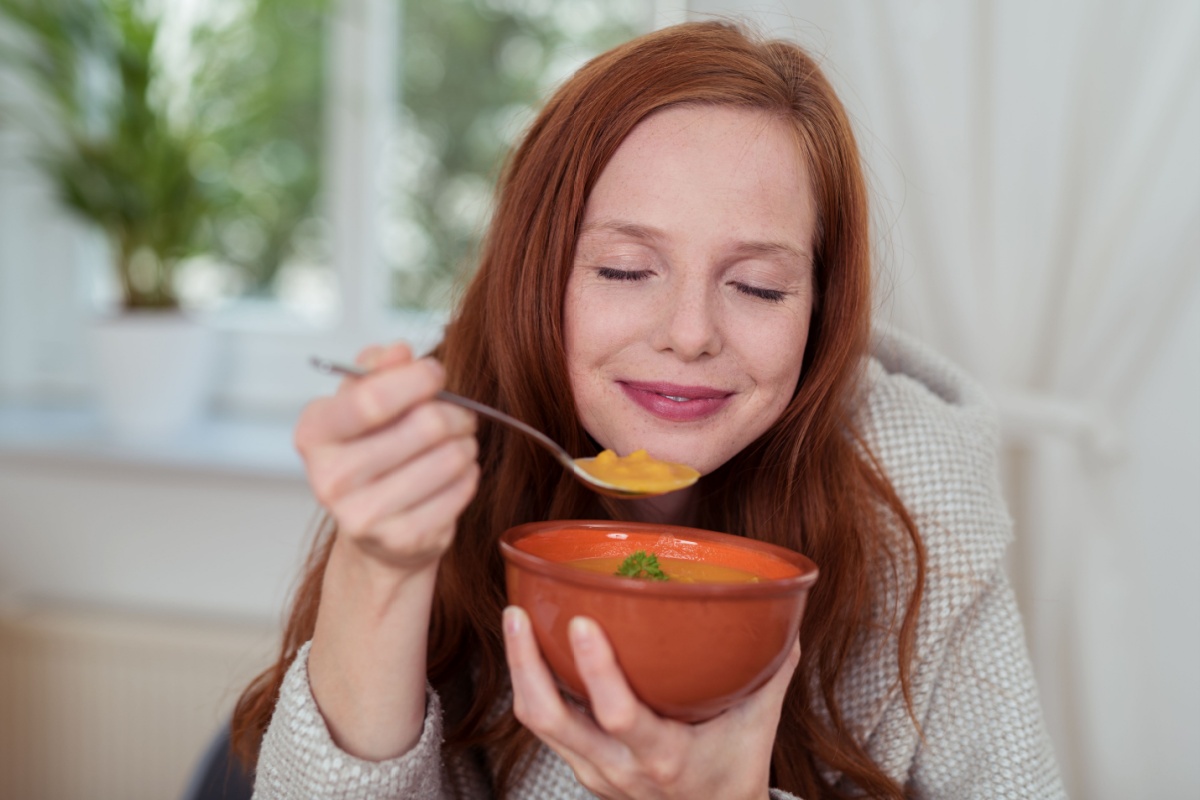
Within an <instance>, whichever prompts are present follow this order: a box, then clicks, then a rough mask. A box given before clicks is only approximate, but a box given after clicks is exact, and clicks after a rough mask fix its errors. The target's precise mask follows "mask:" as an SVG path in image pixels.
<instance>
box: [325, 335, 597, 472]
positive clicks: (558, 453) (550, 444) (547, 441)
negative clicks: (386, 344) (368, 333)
mask: <svg viewBox="0 0 1200 800" xmlns="http://www.w3.org/2000/svg"><path fill="white" fill-rule="evenodd" d="M309 363H310V364H312V365H313V366H314V367H316V368H317V370H318V371H320V372H324V373H325V374H327V375H334V374H337V375H346V376H348V377H351V378H363V377H366V376H367V375H368V374H370V373H369V371H368V370H365V369H363V368H362V367H359V366H354V365H350V364H342V363H340V362H337V361H332V360H330V359H327V358H317V357H316V356H312V357H311V358H309ZM435 396H436V397H437V399H438V400H444V401H445V402H447V403H453V404H454V405H456V406H462V407H463V408H466V409H469V410H470V411H474V412H475V413H476V414H482V415H483V416H485V417H490V418H491V419H494V420H496V421H497V422H499V423H501V424H504V425H508V426H509V427H510V428H516V429H517V430H519V431H521V432H522V433H525V434H528V435H529V436H532V437H533V439H534V440H535V441H536V442H537V443H538V444H540V445H541V446H542V447H544V448H546V449H547V450H549V451H550V452H551V453H552V454H553V455H554V457H555V458H557V459H558V460H559V461H560V462H562V463H563V465H565V466H566V467H568V468H570V469H574V467H575V460H574V459H573V458H571V454H570V453H568V452H567V451H566V450H564V449H562V447H561V446H559V444H558V442H556V441H554V440H553V439H551V438H550V437H549V436H547V435H546V434H544V433H542V432H541V431H539V430H538V429H537V428H534V427H531V426H529V425H526V424H525V423H524V422H521V420H519V419H517V418H516V417H510V416H509V415H508V414H505V413H504V412H503V411H497V410H496V409H494V408H492V407H491V406H486V405H484V404H483V403H478V402H476V401H474V400H472V399H471V398H469V397H463V396H462V395H460V394H455V393H454V392H447V391H446V390H445V389H442V390H441V391H439V392H438V393H437V395H435Z"/></svg>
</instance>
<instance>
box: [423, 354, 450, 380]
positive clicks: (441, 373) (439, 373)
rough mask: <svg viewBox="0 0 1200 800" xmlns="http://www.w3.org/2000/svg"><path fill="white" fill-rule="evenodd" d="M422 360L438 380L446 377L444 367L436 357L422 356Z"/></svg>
mask: <svg viewBox="0 0 1200 800" xmlns="http://www.w3.org/2000/svg"><path fill="white" fill-rule="evenodd" d="M422 361H424V362H425V363H426V364H427V365H428V366H429V368H430V370H432V371H433V375H434V377H435V378H437V379H438V380H439V381H443V380H445V379H446V368H445V367H443V366H442V365H441V362H439V361H438V360H437V359H436V358H424V359H422Z"/></svg>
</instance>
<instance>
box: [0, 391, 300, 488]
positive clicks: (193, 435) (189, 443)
mask: <svg viewBox="0 0 1200 800" xmlns="http://www.w3.org/2000/svg"><path fill="white" fill-rule="evenodd" d="M292 423H293V420H290V419H283V418H279V419H271V418H254V419H243V418H230V417H219V416H218V417H211V418H208V419H205V420H203V421H202V422H200V423H199V424H197V425H196V426H195V427H194V428H193V429H192V430H189V431H187V432H186V433H184V434H182V435H180V436H178V437H176V438H175V439H172V440H170V441H162V442H150V443H140V442H127V441H121V440H119V439H117V438H116V437H114V436H113V435H112V434H111V433H110V432H108V431H107V430H106V429H105V427H104V424H103V421H102V420H101V417H100V415H99V413H98V412H97V411H96V410H95V409H92V408H46V407H37V406H15V405H7V406H6V405H0V459H4V460H8V459H12V458H21V459H24V458H30V459H36V460H39V461H57V460H65V461H72V462H76V463H82V464H99V465H127V466H138V467H150V468H168V469H176V470H182V471H199V472H208V473H219V474H224V475H230V476H246V477H262V478H284V479H301V478H302V477H303V475H304V471H303V466H302V464H301V462H300V458H299V456H297V454H296V452H295V450H294V449H293V447H292Z"/></svg>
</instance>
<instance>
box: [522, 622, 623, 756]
mask: <svg viewBox="0 0 1200 800" xmlns="http://www.w3.org/2000/svg"><path fill="white" fill-rule="evenodd" d="M504 645H505V654H506V657H507V659H508V671H509V675H510V676H511V678H512V688H513V714H514V715H515V716H516V717H517V719H518V720H519V721H520V722H521V724H523V725H524V726H525V727H526V728H529V730H531V731H533V732H534V734H536V735H537V737H538V738H539V739H541V740H542V741H544V742H545V743H546V744H547V745H549V746H550V747H551V748H553V749H554V750H555V751H556V752H558V753H559V754H560V755H562V756H563V758H564V759H567V757H568V754H569V755H570V756H571V759H574V760H577V761H579V762H581V763H582V762H588V763H591V762H593V761H595V760H596V759H597V758H602V757H603V756H604V755H605V754H606V753H609V752H610V751H611V750H612V744H613V742H612V740H611V739H609V738H608V737H607V736H606V735H605V734H604V733H603V732H602V731H601V730H600V729H599V728H597V727H596V725H595V723H593V722H592V721H591V720H590V719H588V718H587V717H586V716H584V715H583V714H582V713H580V712H579V711H576V710H575V709H573V708H571V707H569V706H568V705H567V704H566V703H565V702H564V701H563V699H562V696H561V695H560V694H559V693H558V686H557V685H556V684H555V682H554V676H553V675H552V674H551V673H550V669H549V667H547V666H546V662H545V660H543V659H542V654H541V651H539V650H538V646H537V639H536V638H534V635H533V630H532V628H531V626H530V624H529V616H528V615H527V614H526V613H525V611H524V609H522V608H520V607H519V606H509V607H508V608H506V609H504ZM583 753H587V754H588V756H589V757H588V758H584V757H583V755H582V754H583ZM568 763H570V759H568ZM572 768H573V769H574V768H576V767H575V766H574V765H572Z"/></svg>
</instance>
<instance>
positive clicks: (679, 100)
mask: <svg viewBox="0 0 1200 800" xmlns="http://www.w3.org/2000/svg"><path fill="white" fill-rule="evenodd" d="M679 104H720V105H732V106H738V107H744V108H753V109H758V110H761V111H763V112H765V113H768V114H772V115H776V116H778V117H779V118H781V119H783V120H785V121H788V122H790V123H791V124H792V125H793V126H794V128H795V130H796V133H797V136H798V146H799V147H800V148H801V150H802V152H803V154H804V156H805V157H806V158H807V163H808V167H809V174H810V175H811V181H812V186H811V187H809V188H810V189H811V191H812V192H813V193H814V196H815V199H816V205H817V208H818V231H817V234H816V241H815V242H814V248H815V255H816V259H815V261H816V264H815V267H816V268H815V273H814V290H815V292H814V297H815V303H814V310H813V315H812V321H811V325H810V330H809V337H808V343H807V349H806V352H805V355H804V366H803V370H802V373H801V379H800V381H799V385H798V386H797V387H796V392H795V395H794V397H793V399H792V401H791V403H790V405H789V406H788V407H787V409H786V410H785V412H784V413H783V415H782V416H781V417H780V418H779V420H778V421H777V422H776V423H775V424H774V425H773V426H772V427H771V428H770V430H768V431H767V432H766V433H764V434H763V435H762V436H761V437H760V438H759V439H758V440H757V441H755V442H753V443H752V444H751V445H750V446H748V447H747V448H746V449H745V450H743V451H742V452H741V453H739V454H738V455H737V456H736V457H734V458H733V459H731V460H730V461H729V462H728V463H726V464H725V465H723V466H722V467H721V468H720V469H718V470H716V471H715V472H714V473H712V474H710V475H706V476H705V477H704V478H703V479H702V481H701V486H700V491H699V492H698V495H699V497H700V500H699V503H700V508H699V516H698V525H699V526H701V527H705V528H709V529H712V530H718V531H726V532H730V533H735V534H739V535H743V536H748V537H752V538H755V539H762V540H765V541H769V542H774V543H776V544H781V545H783V546H785V547H790V548H793V549H795V550H799V551H801V552H804V553H805V554H807V555H808V556H809V557H811V558H812V559H813V560H814V561H816V562H817V564H819V565H820V568H821V577H820V580H819V581H818V582H817V584H816V587H815V588H814V590H813V592H812V595H811V596H810V599H809V605H808V610H807V612H806V614H805V618H804V624H803V627H802V630H801V643H802V647H803V655H802V658H801V662H800V666H799V668H798V670H797V673H796V677H795V678H794V679H793V681H792V683H791V686H790V688H789V690H788V693H787V697H786V699H785V702H784V709H783V715H782V721H781V722H780V725H779V730H778V733H777V736H776V740H775V746H774V752H773V755H772V781H773V785H775V786H779V787H781V788H784V789H787V790H789V791H791V792H793V793H794V794H797V795H799V796H803V797H809V798H814V799H815V798H826V797H842V796H845V792H844V791H843V790H842V789H841V788H839V787H841V786H843V785H844V784H842V783H840V782H839V784H838V785H836V786H835V785H833V784H831V783H830V782H829V781H828V780H827V778H826V777H825V775H826V774H827V773H829V772H830V771H832V772H836V773H840V774H842V775H843V776H844V778H845V779H846V780H848V781H849V783H850V784H852V786H853V787H854V790H855V791H859V792H866V793H867V794H868V795H870V796H873V797H903V796H904V792H903V788H902V787H901V786H899V785H898V784H897V783H896V782H895V781H894V780H892V779H891V778H889V777H888V776H887V775H886V774H885V773H884V772H883V770H882V769H880V768H879V766H878V765H876V764H875V763H873V762H872V761H871V759H870V757H869V756H868V754H867V753H866V751H865V749H864V747H863V744H862V742H859V741H857V740H856V738H855V736H854V735H853V731H852V727H851V724H850V722H849V721H848V720H846V719H845V718H844V717H843V715H842V712H841V707H840V703H839V701H838V688H839V681H840V679H841V678H842V676H843V674H844V672H845V668H846V666H847V664H848V662H849V660H850V659H851V657H852V655H853V654H854V648H855V645H856V643H857V642H858V641H859V638H860V636H861V635H862V634H863V632H864V631H865V630H866V629H867V628H868V626H870V625H872V624H878V623H877V622H872V620H873V619H875V620H877V619H878V617H877V616H873V615H874V612H876V611H877V610H878V607H879V606H880V604H883V603H885V602H886V598H885V596H884V592H885V588H884V586H882V585H881V582H880V581H879V580H878V576H879V572H878V570H877V566H878V564H879V563H880V561H881V560H882V561H883V563H885V564H886V565H888V566H889V567H890V569H891V570H892V571H894V572H896V573H897V574H901V575H902V576H903V578H902V583H903V586H905V587H907V589H906V592H907V594H906V596H904V597H903V598H902V602H901V604H900V606H899V607H898V608H895V609H893V612H894V615H893V617H892V619H893V623H892V627H893V630H894V633H895V635H896V636H897V637H898V640H899V644H900V647H899V651H898V652H899V664H898V667H899V675H900V680H901V686H902V689H903V690H904V694H905V697H907V696H908V676H909V667H910V664H911V661H912V657H913V639H914V633H915V628H916V614H917V608H918V606H919V602H920V595H921V588H922V586H923V580H924V552H923V548H922V545H921V539H920V536H919V534H918V532H917V529H916V527H915V525H914V524H913V522H912V520H911V518H910V516H909V515H908V513H907V512H906V510H905V508H904V506H903V504H902V503H901V501H900V500H899V498H898V497H897V495H896V493H895V491H894V490H893V488H892V486H891V484H890V482H889V480H888V478H887V476H886V475H884V474H883V472H882V470H881V469H880V468H879V466H878V464H877V463H876V461H875V459H874V457H873V456H872V454H871V452H870V450H869V448H867V446H866V443H865V442H864V441H863V440H862V437H861V436H860V435H859V434H858V432H857V430H856V428H855V424H854V406H855V401H856V396H857V387H858V380H859V376H860V374H861V370H862V365H863V362H864V357H865V355H866V353H867V350H868V341H869V334H870V309H871V295H870V276H871V259H870V246H869V226H868V209H867V195H866V188H865V183H864V180H863V175H862V170H861V166H860V161H859V155H858V151H857V146H856V144H855V141H854V136H853V133H852V131H851V127H850V123H849V120H848V118H847V116H846V113H845V110H844V109H843V107H842V105H841V103H840V101H839V100H838V99H837V97H836V95H835V93H834V91H833V89H832V87H831V86H830V84H829V83H828V82H827V80H826V79H825V77H824V76H823V75H822V73H821V71H820V69H819V68H818V66H817V64H816V63H815V62H814V61H813V60H812V59H811V58H810V57H809V56H808V55H807V54H806V53H805V52H804V51H803V50H802V49H801V48H799V47H798V46H796V45H794V44H792V43H789V42H783V41H759V40H757V39H754V38H752V37H751V36H749V35H748V34H746V33H745V32H744V31H742V30H740V29H739V28H737V27H735V26H733V25H729V24H726V23H717V22H707V23H689V24H684V25H679V26H675V27H673V28H667V29H664V30H660V31H656V32H654V33H651V34H648V35H646V36H643V37H640V38H638V39H635V40H633V41H630V42H628V43H626V44H625V45H622V46H620V47H618V48H615V49H614V50H611V51H609V52H608V53H605V54H603V55H601V56H599V57H597V58H596V59H594V60H593V61H591V62H590V63H588V64H587V65H585V66H584V67H583V68H581V69H580V70H579V71H578V72H577V73H576V74H575V75H574V77H572V78H571V79H570V80H568V81H567V82H566V83H565V84H564V85H563V86H562V87H561V88H560V89H559V90H558V91H557V92H556V93H555V94H554V96H553V97H552V98H551V99H550V101H549V103H548V104H547V105H546V106H545V108H544V109H543V110H542V112H541V114H540V115H539V116H538V117H537V119H536V120H535V121H534V123H533V125H532V127H531V128H530V130H529V131H528V133H527V135H526V136H525V138H524V140H523V141H522V143H521V144H520V146H519V147H518V149H517V150H516V151H515V152H514V153H513V155H512V157H511V159H510V161H509V162H508V164H507V166H506V169H505V171H504V173H503V175H502V177H501V181H500V185H499V187H498V195H497V207H496V210H495V215H494V217H493V220H492V224H491V227H490V230H489V234H488V237H487V239H486V241H485V243H484V247H483V251H482V256H481V261H480V265H479V270H478V272H477V273H476V275H475V277H474V279H473V280H472V281H471V283H470V285H469V286H468V287H467V289H466V293H465V295H464V297H463V300H462V302H461V305H460V308H459V310H458V312H457V314H456V315H455V317H454V319H453V320H452V322H451V323H450V325H449V326H448V327H447V330H446V335H445V339H444V340H443V342H442V344H441V346H440V347H439V349H438V355H439V357H440V358H441V360H442V362H443V364H444V365H445V367H446V372H447V376H448V377H447V381H448V384H449V388H450V389H452V390H454V391H457V392H461V393H463V394H466V395H469V396H471V397H474V398H476V399H478V400H480V401H482V402H485V403H488V404H490V405H493V406H496V407H497V408H500V409H503V410H504V411H506V412H508V413H509V414H512V415H514V416H516V417H518V418H520V419H523V420H525V421H526V422H528V423H529V424H531V425H533V426H535V427H537V428H539V429H541V430H543V431H545V432H546V433H547V434H549V435H550V436H551V437H552V438H554V439H555V440H557V441H559V442H561V443H562V444H563V445H565V446H566V448H567V449H568V450H569V451H570V452H572V453H577V454H580V455H587V454H594V453H595V452H596V449H597V448H596V444H595V443H594V442H593V441H591V440H590V438H589V437H588V435H587V433H586V432H585V431H584V429H583V428H582V426H581V425H580V423H579V420H578V417H577V415H576V412H575V408H574V405H573V403H572V400H571V398H572V393H571V385H570V382H569V379H568V373H567V365H566V361H565V354H564V353H565V351H564V346H563V330H562V320H563V297H564V290H565V286H566V281H567V276H568V274H569V271H570V269H571V265H572V259H573V256H574V250H575V244H576V240H577V238H578V235H579V230H580V226H581V224H582V220H583V212H584V204H585V202H586V200H587V197H588V194H589V192H590V191H591V189H592V187H593V186H594V185H595V183H596V180H597V179H598V177H599V176H600V173H601V172H602V171H603V169H604V167H605V165H606V164H607V163H608V161H609V159H610V158H611V157H612V155H613V153H614V152H615V151H616V149H617V147H618V146H619V145H620V144H621V142H622V141H623V140H624V139H625V137H626V136H627V135H628V134H629V132H630V131H631V130H632V129H633V127H634V126H635V125H637V124H638V122H640V121H641V120H643V119H645V118H646V117H647V116H648V115H650V114H652V113H654V112H655V111H656V110H658V109H662V108H664V107H667V106H672V105H679ZM478 435H479V443H480V456H479V457H480V463H481V466H482V470H483V471H482V477H481V479H480V482H479V491H478V494H477V495H476V497H475V499H474V500H473V501H472V502H471V504H470V505H469V506H468V507H467V509H466V510H465V512H464V513H463V515H462V518H461V519H460V521H459V524H458V533H457V535H456V537H455V539H454V543H453V545H452V546H451V549H450V550H449V551H448V552H447V553H446V555H445V556H444V558H443V559H442V563H441V566H440V571H439V577H438V583H437V589H436V596H435V601H434V608H433V617H432V623H431V629H430V633H429V662H428V676H429V679H430V681H431V682H432V683H433V685H434V686H435V687H437V688H438V689H439V691H440V693H441V695H442V697H443V701H444V703H445V704H446V707H447V711H446V716H447V719H446V742H445V746H446V748H447V749H448V751H449V752H450V753H453V752H458V753H463V752H465V751H466V750H468V749H469V748H472V747H476V746H486V747H487V748H488V750H489V752H490V753H491V754H492V757H493V768H494V769H495V770H496V772H497V778H496V790H497V794H498V795H500V796H503V795H504V794H505V793H506V792H507V791H508V789H509V788H511V786H512V785H513V783H514V782H515V781H516V780H517V779H518V777H519V774H520V768H521V766H522V765H523V764H524V763H526V762H525V759H526V757H527V756H528V755H529V754H531V752H532V749H533V748H534V747H535V746H536V744H537V742H536V740H535V739H534V737H533V735H532V734H531V733H530V732H529V731H528V730H526V729H524V728H523V727H522V726H521V725H520V724H519V723H518V722H517V721H516V720H515V718H514V717H513V715H512V713H511V710H509V711H507V712H506V713H504V714H503V715H501V716H500V717H499V718H498V719H497V718H494V716H493V714H492V712H493V711H494V709H493V707H492V706H493V704H494V703H495V701H496V698H497V697H499V696H501V695H502V694H503V693H504V692H506V691H507V688H508V675H507V667H506V662H505V658H504V649H503V642H502V638H501V630H500V618H501V610H502V608H503V607H504V605H505V592H504V570H503V565H502V562H501V558H500V555H499V551H498V548H497V544H496V541H497V538H498V537H499V535H500V534H501V533H502V532H503V531H504V530H506V529H507V528H509V527H511V526H514V525H517V524H520V523H524V522H530V521H533V520H544V519H571V518H576V519H579V518H598V517H611V518H620V517H621V516H622V513H623V509H622V507H621V504H620V502H619V501H612V500H606V499H603V498H599V497H598V496H596V495H594V494H592V493H590V492H588V491H587V490H585V489H582V488H581V487H580V486H579V485H578V483H577V482H575V481H574V480H572V479H570V478H568V477H565V476H564V473H563V472H562V470H561V469H558V468H557V467H556V466H555V464H554V463H553V462H552V461H550V457H549V456H548V455H547V454H546V453H545V452H543V451H542V450H540V449H539V448H537V447H536V446H534V445H531V444H530V443H529V441H528V440H526V439H525V438H524V437H521V436H519V435H514V434H512V433H511V432H509V431H508V430H507V429H505V428H502V427H499V426H494V425H490V424H488V423H487V421H486V420H482V419H481V420H480V427H479V434H478ZM896 531H900V532H901V535H900V536H899V537H896V536H895V532H896ZM335 535H336V531H335V530H334V529H333V526H332V525H330V524H327V525H326V526H325V530H324V531H323V533H322V534H321V535H320V536H319V537H318V540H317V542H316V543H315V545H314V548H313V552H312V554H311V556H310V560H309V564H308V566H307V569H306V572H305V575H304V578H303V581H302V583H301V585H300V586H299V589H298V591H297V594H296V597H295V599H294V603H293V606H292V611H291V617H290V620H289V622H288V625H287V628H286V630H285V633H284V637H283V643H282V647H281V650H280V654H279V659H278V661H277V663H276V664H274V665H273V666H272V667H271V668H270V669H268V670H267V671H266V672H264V673H263V674H262V675H260V676H259V677H258V678H257V679H256V680H255V681H254V683H253V684H251V686H250V687H249V688H247V690H246V691H245V693H244V694H243V695H242V697H241V699H240V701H239V703H238V705H237V709H236V711H235V714H234V726H233V738H234V746H235V749H236V751H237V752H238V753H239V755H240V756H241V757H242V759H243V760H244V761H245V762H247V763H253V762H254V760H255V758H256V755H257V750H258V747H259V743H260V741H261V739H262V735H263V733H264V732H265V730H266V728H267V725H268V723H269V721H270V717H271V714H272V711H273V709H274V704H275V701H276V698H277V696H278V691H279V686H280V683H281V681H282V677H283V674H284V672H285V671H286V668H287V666H288V664H290V663H291V661H292V659H293V658H294V657H295V654H296V651H297V649H298V648H299V647H300V646H301V645H302V644H303V643H304V642H305V641H307V640H308V639H309V638H311V637H312V634H313V627H314V624H315V620H316V608H317V605H318V604H319V601H320V587H321V577H322V575H323V571H324V567H325V564H326V562H327V560H328V557H329V549H330V542H331V541H332V537H333V536H335ZM910 709H911V704H910Z"/></svg>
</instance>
